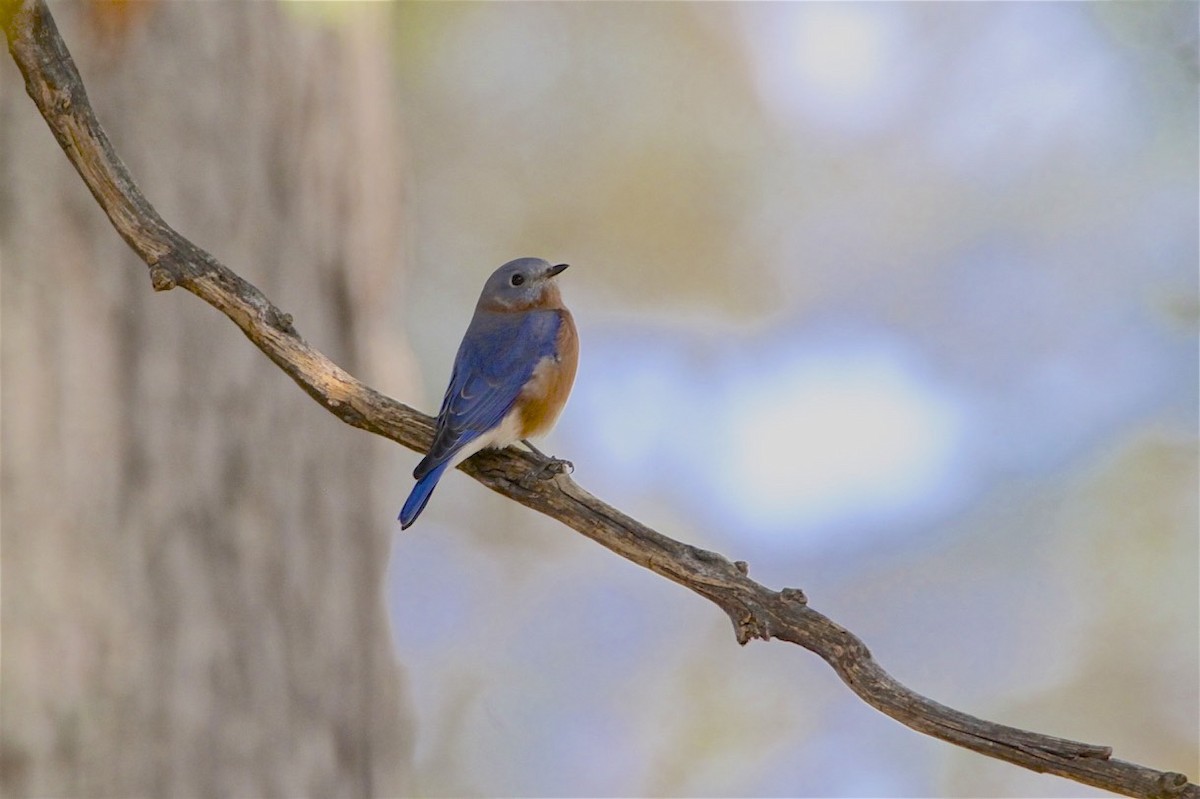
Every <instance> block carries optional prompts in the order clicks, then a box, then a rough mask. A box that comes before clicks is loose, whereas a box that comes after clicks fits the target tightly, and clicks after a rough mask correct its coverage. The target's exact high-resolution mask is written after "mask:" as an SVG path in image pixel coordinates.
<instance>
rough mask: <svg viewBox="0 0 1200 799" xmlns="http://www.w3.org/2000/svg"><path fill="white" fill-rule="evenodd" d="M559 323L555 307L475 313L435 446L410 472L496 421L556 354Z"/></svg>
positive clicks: (441, 459) (449, 454)
mask: <svg viewBox="0 0 1200 799" xmlns="http://www.w3.org/2000/svg"><path fill="white" fill-rule="evenodd" d="M559 324H560V320H559V315H558V313H557V312H555V311H526V312H524V313H515V314H500V313H489V312H486V311H478V312H476V314H475V318H474V319H472V320H471V325H470V327H468V328H467V333H466V335H465V336H463V341H462V344H461V345H460V346H459V348H458V355H457V356H455V358H454V371H453V372H452V374H451V376H450V386H449V387H448V388H447V389H446V396H445V397H444V398H443V399H442V409H441V411H439V413H438V419H437V430H436V431H435V433H434V438H433V446H432V447H430V450H429V454H428V455H426V456H425V458H424V459H423V460H422V461H421V462H420V463H419V464H417V468H416V469H415V470H414V471H413V477H416V478H417V479H418V480H420V479H421V478H422V477H424V476H425V475H426V474H429V473H430V472H432V471H433V470H434V469H436V468H437V467H438V466H440V465H441V464H443V463H445V462H447V461H449V460H450V459H451V458H453V457H454V454H455V453H456V452H458V451H459V450H460V449H462V448H463V447H464V446H466V445H467V444H468V443H470V442H471V441H472V440H474V439H476V438H478V437H479V436H481V435H483V434H484V433H486V432H488V431H490V430H491V429H492V428H494V427H496V426H497V425H498V424H500V422H501V421H502V420H503V419H504V417H505V416H506V415H507V414H508V412H509V411H510V410H512V407H513V404H514V403H515V402H516V401H517V396H518V395H519V394H520V393H521V389H522V388H524V386H525V384H526V383H527V382H529V378H530V377H531V376H532V375H533V369H534V367H535V366H537V363H538V361H540V360H541V359H542V358H543V357H545V356H547V355H553V354H554V346H555V339H556V337H557V335H558V328H559Z"/></svg>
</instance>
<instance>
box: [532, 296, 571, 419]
mask: <svg viewBox="0 0 1200 799" xmlns="http://www.w3.org/2000/svg"><path fill="white" fill-rule="evenodd" d="M558 312H559V314H560V319H561V320H562V321H561V324H560V325H559V328H558V342H557V347H556V352H557V356H556V357H548V358H543V359H542V360H541V362H539V363H538V365H537V366H536V367H535V368H534V370H533V377H532V378H530V380H529V382H528V383H526V384H525V388H524V389H522V390H521V396H520V398H519V399H518V406H519V407H520V410H521V438H532V437H535V436H542V435H545V434H546V433H548V432H550V428H552V427H554V423H555V422H556V421H558V415H559V414H560V413H562V409H563V406H564V405H566V404H567V397H568V396H570V394H571V386H572V385H573V384H574V383H575V369H576V367H578V365H579V335H578V333H576V331H575V320H574V319H572V318H571V312H570V311H568V310H567V309H566V308H561V309H559V311H558Z"/></svg>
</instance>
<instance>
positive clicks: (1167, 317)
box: [388, 3, 1200, 796]
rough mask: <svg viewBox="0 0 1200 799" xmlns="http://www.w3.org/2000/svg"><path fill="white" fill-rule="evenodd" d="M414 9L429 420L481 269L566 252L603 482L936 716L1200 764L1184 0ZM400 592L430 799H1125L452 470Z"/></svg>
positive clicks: (413, 539) (420, 330)
mask: <svg viewBox="0 0 1200 799" xmlns="http://www.w3.org/2000/svg"><path fill="white" fill-rule="evenodd" d="M394 11H395V15H396V21H395V30H396V31H397V53H398V63H399V68H400V77H401V84H400V85H401V98H402V100H401V108H402V113H403V126H404V130H405V133H406V135H407V141H408V144H409V152H410V158H409V161H408V166H409V169H408V175H409V180H408V181H407V182H406V185H407V186H408V187H409V194H408V196H409V198H410V200H411V203H412V206H411V207H412V212H411V213H410V215H409V216H408V220H407V221H408V226H409V227H408V229H409V235H408V236H407V241H408V243H409V253H410V262H411V264H412V269H413V272H412V279H411V295H410V298H409V302H408V303H407V304H406V305H405V307H404V312H405V314H406V315H407V321H406V329H407V331H408V334H409V338H410V341H411V342H412V346H413V350H414V352H415V354H416V357H417V360H418V363H419V364H420V373H421V375H422V378H423V380H424V389H423V390H422V391H421V392H420V393H418V394H417V395H416V396H415V397H412V400H413V402H414V403H415V404H416V405H417V406H418V407H421V408H424V409H426V410H427V411H430V412H432V411H434V410H436V408H437V406H438V403H439V401H440V399H441V392H442V390H443V389H444V387H445V382H446V380H447V379H448V376H449V367H450V363H451V360H452V359H453V355H454V351H455V349H456V347H457V345H458V341H459V339H460V337H461V335H462V331H463V329H464V328H465V325H466V322H467V320H468V319H469V317H470V313H471V310H472V306H473V303H474V301H475V298H476V297H477V295H478V292H479V289H480V286H481V285H482V281H483V278H484V277H486V275H487V274H488V273H489V272H490V270H491V269H492V268H494V267H495V266H498V265H499V264H500V263H502V262H504V261H506V260H508V259H509V258H513V257H516V256H521V255H537V256H541V257H544V258H548V259H550V260H551V261H553V262H558V261H566V262H569V263H570V264H572V268H571V270H569V271H568V272H566V273H565V274H564V275H563V277H562V278H560V280H561V283H562V286H563V291H564V294H565V296H566V298H567V301H568V303H569V305H570V307H571V308H572V309H573V311H574V313H575V316H576V318H577V320H578V322H579V327H580V333H581V336H582V348H583V349H582V356H581V357H582V361H581V365H580V370H579V376H578V379H577V382H576V387H575V390H574V394H573V397H572V399H571V402H570V404H569V405H568V407H567V410H566V412H565V413H564V416H563V418H562V419H561V421H560V423H559V426H558V429H557V430H556V432H555V433H554V434H553V435H552V436H551V437H550V438H549V440H548V441H547V445H546V447H544V449H546V451H548V452H554V453H556V454H558V455H560V456H562V457H566V458H570V459H571V460H573V461H574V463H575V466H576V471H575V478H576V479H577V480H578V481H579V482H580V483H581V484H582V485H584V486H585V487H587V488H589V489H590V490H592V491H594V492H596V493H597V494H598V495H600V496H601V497H603V498H604V499H605V500H607V501H609V502H611V503H613V504H615V505H616V506H617V507H620V508H621V509H623V510H625V511H626V512H629V513H631V514H632V515H634V516H635V517H637V518H638V519H640V520H642V521H644V522H646V523H648V524H650V525H652V526H654V527H656V528H657V529H659V530H660V531H662V532H665V533H667V534H668V535H671V536H673V537H676V538H680V539H682V540H685V541H688V542H690V543H694V544H697V545H700V546H704V547H709V548H712V549H715V550H717V551H719V552H721V553H723V554H725V555H727V556H729V557H731V558H739V559H744V560H746V561H748V562H749V564H750V570H751V572H750V573H751V576H753V577H755V578H756V579H758V580H760V581H762V582H765V583H766V584H767V585H770V586H773V587H777V588H778V587H782V586H785V585H797V586H801V587H803V588H804V590H805V591H806V592H807V593H808V596H809V598H810V601H811V603H812V605H813V606H814V607H816V608H817V609H819V610H821V611H822V612H824V613H827V614H829V615H830V616H831V617H832V618H834V619H835V620H837V621H839V622H840V623H842V624H844V625H846V626H848V627H849V628H850V629H851V630H854V631H855V632H856V633H858V634H859V635H860V636H862V637H863V638H864V640H865V641H866V642H867V644H868V645H869V646H870V647H871V648H872V651H873V652H874V653H875V654H876V656H877V657H878V658H879V660H880V661H881V663H882V664H883V665H884V667H885V668H887V669H889V670H891V671H892V673H893V674H895V675H896V676H897V677H898V678H899V679H900V680H902V681H904V682H905V683H906V684H908V685H910V686H912V687H913V688H914V689H916V690H918V691H921V692H924V693H926V694H927V695H930V696H932V697H935V698H937V699H938V700H940V701H943V702H947V703H949V704H951V705H954V706H956V707H959V708H961V709H964V710H967V711H969V712H972V713H975V714H978V715H982V716H984V717H987V718H990V719H995V720H1000V721H1004V722H1007V723H1010V724H1015V725H1018V726H1024V727H1029V728H1033V729H1038V730H1041V731H1046V732H1051V733H1054V734H1060V735H1065V736H1074V737H1078V738H1081V739H1083V740H1087V741H1094V742H1102V743H1106V744H1111V745H1113V746H1114V747H1115V749H1116V752H1117V755H1118V756H1119V757H1123V758H1129V759H1132V760H1135V761H1141V762H1145V763H1152V764H1155V765H1156V766H1157V767H1160V768H1175V769H1179V770H1183V771H1186V772H1188V773H1190V774H1192V773H1196V772H1197V771H1198V770H1200V762H1198V760H1197V752H1200V739H1198V735H1197V729H1198V727H1200V701H1198V698H1197V685H1198V684H1200V677H1198V665H1197V650H1198V648H1200V647H1198V631H1200V620H1198V618H1197V607H1198V604H1200V591H1198V585H1197V500H1196V496H1197V491H1196V484H1197V474H1196V432H1197V430H1196V417H1197V346H1196V326H1197V285H1196V282H1197V277H1196V276H1197V264H1198V257H1197V198H1198V193H1197V174H1198V171H1197V169H1198V167H1197V157H1196V151H1197V101H1196V97H1197V91H1196V81H1197V66H1196V12H1197V6H1195V5H1194V4H1187V5H1185V4H1155V5H1149V6H1147V5H1136V6H1135V5H1130V4H1116V5H1111V4H1110V5H1091V4H1084V5H1063V4H1048V5H1036V6H1035V5H1027V4H966V5H945V4H933V5H930V4H883V5H873V4H872V5H865V4H863V5H860V4H815V5H807V4H791V3H786V4H779V3H771V4H756V3H740V4H719V3H718V4H714V3H704V4H683V3H679V4H608V3H604V4H559V3H531V4H515V5H514V4H503V5H476V4H463V3H456V4H404V5H400V6H397V7H395V9H394ZM400 460H401V461H402V463H401V468H402V469H408V468H410V467H411V466H412V465H413V464H414V463H415V460H416V456H415V455H413V456H407V457H401V458H400ZM406 490H407V483H406V482H405V481H404V479H403V475H401V478H400V480H399V485H398V487H397V489H396V491H395V499H394V503H399V502H401V501H402V500H403V497H404V495H405V492H406ZM388 597H389V603H390V608H391V613H392V620H393V626H394V631H395V636H396V640H397V645H398V647H399V649H400V651H401V652H403V653H404V655H405V657H404V662H405V664H406V666H407V667H408V669H409V678H410V685H411V688H412V695H413V701H414V708H415V712H416V714H417V720H418V721H417V725H418V729H419V730H420V734H419V735H418V738H417V748H416V767H417V769H418V772H417V773H418V775H419V785H420V787H421V790H423V791H426V792H429V793H433V794H505V795H507V794H512V795H677V796H797V795H818V796H934V795H954V796H1089V795H1097V794H1098V793H1099V792H1097V791H1092V790H1090V789H1088V788H1086V787H1082V786H1077V785H1074V784H1070V783H1067V782H1064V781H1062V780H1059V779H1056V778H1050V777H1040V776H1038V775H1035V774H1031V773H1027V772H1025V771H1023V770H1020V769H1015V768H1012V767H1010V766H1006V765H1004V764H997V763H992V762H989V761H987V760H985V759H983V758H980V757H978V756H976V755H973V754H969V753H962V752H958V751H956V750H955V749H954V748H952V747H949V746H945V745H943V744H940V743H938V742H936V741H932V740H930V739H927V738H924V737H922V736H920V735H916V734H914V733H912V732H911V731H909V730H907V729H904V728H902V727H900V726H899V725H897V724H895V723H894V722H892V721H891V720H889V719H887V718H885V717H883V716H880V715H879V714H877V713H875V712H874V711H872V710H870V709H869V708H866V707H865V706H863V705H862V704H861V703H860V702H859V701H858V700H857V699H855V698H854V697H853V695H852V694H850V693H849V691H848V690H847V689H845V688H844V687H843V686H841V685H840V684H839V683H838V681H837V679H836V677H834V675H833V674H832V673H831V672H830V671H829V669H828V668H827V667H826V666H825V665H824V664H823V663H821V662H820V661H819V660H818V659H816V658H814V657H812V656H810V655H808V654H807V653H805V652H801V651H798V650H797V651H793V649H792V648H789V647H788V646H785V645H781V644H778V643H774V644H771V645H764V644H762V643H761V642H755V643H752V644H750V645H749V646H747V647H746V648H745V649H739V648H738V647H737V646H736V645H735V644H734V642H733V635H732V631H731V629H730V627H729V623H728V621H727V620H726V619H725V617H724V615H723V614H721V613H720V612H717V611H716V610H715V609H714V608H713V607H711V606H709V605H708V604H707V603H705V602H703V601H701V600H699V599H698V598H696V597H693V596H691V595H688V594H687V593H685V592H684V591H682V590H681V589H679V588H677V587H676V586H674V585H670V584H668V583H666V582H664V581H662V580H657V579H655V578H653V577H651V576H650V575H648V574H646V573H643V572H641V571H639V570H637V569H634V568H631V567H630V566H629V565H627V564H625V563H622V562H620V561H618V560H616V559H614V558H613V557H612V556H610V555H609V554H608V553H606V552H604V551H601V550H598V549H597V548H596V547H595V546H594V545H592V544H590V543H589V542H587V541H585V540H583V539H581V538H579V537H578V536H576V535H574V534H572V533H570V532H568V531H567V530H565V529H564V528H562V527H561V526H559V525H557V524H555V523H552V522H549V521H547V520H544V519H539V518H537V517H535V516H533V515H531V514H530V513H529V512H527V511H526V510H524V509H523V508H520V507H518V506H516V505H513V504H511V503H508V502H505V501H504V500H503V499H500V498H498V497H495V496H493V495H492V494H491V493H490V492H487V491H483V490H481V489H480V488H479V487H478V486H476V485H474V484H472V483H471V482H470V481H469V480H466V479H462V478H458V479H455V478H453V477H452V478H451V479H449V480H446V481H444V483H443V485H442V487H440V488H439V489H438V493H437V494H436V495H435V496H434V499H433V501H432V502H431V504H430V507H429V509H428V510H427V512H426V513H425V515H424V516H423V517H422V519H421V523H420V524H419V525H418V526H416V527H414V528H413V529H412V530H410V531H408V532H407V533H406V534H405V535H404V536H401V537H400V538H398V539H397V540H396V542H395V545H394V547H393V550H392V562H391V566H390V583H389V587H388Z"/></svg>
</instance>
